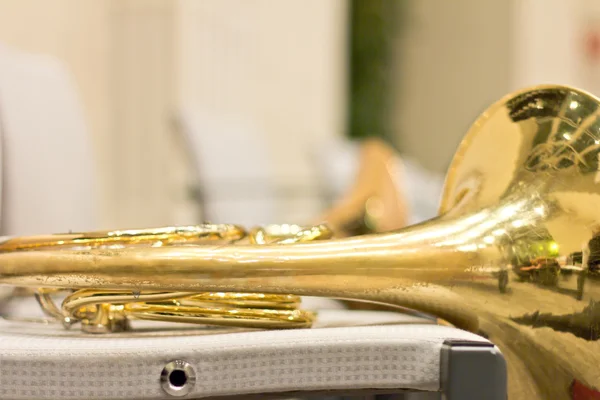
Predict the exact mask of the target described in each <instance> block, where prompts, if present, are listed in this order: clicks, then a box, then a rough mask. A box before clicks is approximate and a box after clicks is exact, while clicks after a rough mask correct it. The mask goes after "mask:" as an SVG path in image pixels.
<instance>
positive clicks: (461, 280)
mask: <svg viewBox="0 0 600 400" xmlns="http://www.w3.org/2000/svg"><path fill="white" fill-rule="evenodd" d="M599 159H600V101H599V100H598V99H597V98H595V97H594V96H592V95H590V94H588V93H585V92H583V91H581V90H577V89H574V88H570V87H566V86H558V85H546V86H538V87H534V88H530V89H526V90H522V91H519V92H517V93H513V94H510V95H508V96H506V97H505V98H503V99H501V100H500V101H498V102H497V103H495V104H494V105H492V106H491V107H490V108H489V109H488V110H486V111H485V112H484V113H483V114H482V115H481V117H480V118H479V119H478V120H477V121H476V122H475V123H474V124H473V126H472V128H471V129H470V130H469V132H468V133H467V135H466V137H465V138H464V140H463V142H462V143H461V144H460V146H459V148H458V150H457V152H456V155H455V157H454V160H453V162H452V165H451V167H450V170H449V172H448V175H447V179H446V184H445V188H444V195H443V198H442V202H441V207H440V215H439V217H437V218H435V219H433V220H430V221H427V222H425V223H422V224H419V225H415V226H410V227H406V228H403V229H400V230H397V231H394V232H389V233H384V234H371V235H364V236H356V237H347V238H341V239H334V238H329V237H330V236H331V235H330V234H329V233H328V231H327V229H325V228H324V227H321V228H315V229H316V230H313V229H304V230H302V229H300V230H298V232H303V233H302V234H301V235H300V236H298V237H296V238H295V239H293V240H291V241H286V240H285V239H282V238H279V239H277V240H275V242H273V241H271V240H268V235H267V236H264V235H263V239H261V238H260V237H259V236H260V235H259V236H256V238H255V239H253V240H250V241H246V242H244V241H242V240H239V241H234V242H233V243H230V244H223V243H218V242H214V243H210V242H203V243H202V244H194V243H192V244H188V245H177V244H176V245H169V246H161V247H152V246H146V247H139V246H138V247H130V246H125V247H123V246H121V247H120V248H111V247H108V248H106V247H98V246H91V247H90V248H87V249H78V250H70V249H60V251H59V250H58V249H54V248H52V247H46V248H43V249H37V250H35V251H15V249H14V248H11V247H10V246H8V247H5V252H4V253H0V283H4V284H10V285H16V286H27V287H31V288H68V289H77V290H96V289H99V288H100V289H102V290H103V291H109V292H111V293H112V291H115V293H116V294H114V293H113V294H110V295H111V296H112V295H114V296H119V295H121V294H122V293H123V292H131V293H132V294H133V293H137V294H138V296H154V295H158V296H160V295H161V293H170V294H171V295H175V294H177V293H180V292H185V293H192V294H194V293H238V294H239V293H261V294H278V295H289V294H292V295H300V296H302V295H311V296H326V297H334V298H341V299H350V300H357V299H358V300H366V301H373V302H378V303H385V304H392V305H396V306H400V307H405V308H409V309H412V310H417V311H421V312H425V313H429V314H433V315H436V316H438V317H440V318H442V319H444V320H446V321H448V322H449V323H451V324H453V325H455V326H457V327H460V328H463V329H467V330H471V331H474V332H478V333H481V334H485V335H486V336H488V337H489V338H490V340H491V341H492V342H494V343H496V344H497V345H498V346H499V347H500V349H501V350H502V351H503V353H504V355H505V357H506V359H507V361H508V371H509V392H510V398H511V399H512V398H516V399H568V398H574V397H577V396H579V395H578V394H577V393H574V391H578V390H582V389H581V388H585V390H589V391H591V392H593V391H598V390H600V375H599V374H598V365H600V343H599V342H598V338H599V337H600V306H598V305H597V302H598V301H600V235H598V233H599V232H600V212H599V210H600V162H599ZM320 229H322V230H320ZM256 232H258V231H254V233H253V234H255V233H256ZM311 232H312V233H311ZM267 233H268V232H267ZM303 235H305V236H303ZM311 235H312V236H311ZM264 237H267V239H264ZM302 237H306V238H308V239H307V240H302V239H301V238H302ZM317 239H319V240H317ZM7 243H10V242H7ZM13 243H14V242H13ZM0 249H1V247H0ZM46 290H47V289H46ZM80 294H81V292H80ZM144 299H146V300H147V299H148V298H147V297H144ZM150 299H152V298H150ZM191 300H193V296H192V299H191ZM200 301H201V302H203V304H205V303H204V300H200ZM123 303H126V302H125V301H123ZM140 303H141V309H139V308H136V307H137V306H136V304H137V303H136V302H131V303H129V302H127V304H122V306H123V307H125V306H127V305H128V304H129V305H131V308H132V310H131V311H132V312H143V311H144V307H145V305H144V304H145V303H144V302H140ZM146 303H148V302H146ZM149 303H151V302H149ZM71 304H72V305H73V308H72V309H70V310H74V311H70V312H72V314H73V315H74V316H75V317H81V315H82V314H84V313H85V312H86V311H87V310H86V308H85V307H87V306H86V305H83V306H81V307H80V305H81V304H79V303H77V302H75V303H71ZM128 307H129V306H128ZM169 310H172V309H169ZM92 311H93V312H92V315H94V316H96V315H98V314H97V310H92ZM109 311H110V310H109ZM265 311H266V310H265Z"/></svg>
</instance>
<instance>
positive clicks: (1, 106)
mask: <svg viewBox="0 0 600 400" xmlns="http://www.w3.org/2000/svg"><path fill="white" fill-rule="evenodd" d="M0 130H1V134H2V176H3V178H2V181H3V182H2V196H3V199H2V202H3V204H2V216H1V221H2V234H3V235H27V234H39V233H48V232H67V231H69V230H74V231H80V230H93V229H95V222H96V221H95V209H96V205H95V196H94V191H93V188H94V186H95V185H94V163H93V151H92V143H91V137H90V135H89V134H88V131H87V127H86V124H85V121H84V117H83V110H82V109H81V105H80V102H79V99H78V97H77V93H76V90H75V87H74V83H73V82H72V80H71V76H70V75H69V74H68V73H67V71H66V70H65V68H64V66H63V65H62V64H60V63H59V62H58V61H57V60H55V59H53V58H50V57H46V56H43V55H34V54H28V53H23V52H19V51H16V50H14V49H10V48H7V47H4V46H0Z"/></svg>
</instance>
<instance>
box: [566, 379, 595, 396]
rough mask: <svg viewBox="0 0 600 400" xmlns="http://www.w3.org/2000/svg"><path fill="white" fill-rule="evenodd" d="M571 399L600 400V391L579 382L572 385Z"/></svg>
mask: <svg viewBox="0 0 600 400" xmlns="http://www.w3.org/2000/svg"><path fill="white" fill-rule="evenodd" d="M571 396H572V397H571V398H572V399H573V400H600V391H598V390H595V389H592V388H590V387H587V386H585V385H584V384H583V383H581V382H579V381H578V380H574V381H573V384H572V385H571Z"/></svg>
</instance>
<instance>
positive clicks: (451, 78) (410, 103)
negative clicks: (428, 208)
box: [395, 0, 511, 173]
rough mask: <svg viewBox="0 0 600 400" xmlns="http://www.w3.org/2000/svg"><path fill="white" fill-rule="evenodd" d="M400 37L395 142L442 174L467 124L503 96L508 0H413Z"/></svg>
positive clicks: (506, 83) (506, 69)
mask: <svg viewBox="0 0 600 400" xmlns="http://www.w3.org/2000/svg"><path fill="white" fill-rule="evenodd" d="M407 12H408V13H409V14H408V15H407V16H405V17H404V21H405V24H406V25H405V26H404V27H403V32H402V34H401V35H400V38H399V42H398V48H399V51H398V62H397V67H396V68H397V70H398V74H399V79H398V83H397V88H396V91H397V98H398V104H397V114H396V120H395V127H396V131H397V134H398V143H399V146H400V148H401V149H402V150H403V151H404V152H405V153H407V154H408V155H411V156H414V157H415V158H416V159H417V160H419V161H420V162H421V163H422V164H423V165H424V166H425V167H427V168H430V169H432V170H434V171H436V172H439V173H445V171H446V169H447V168H448V165H449V163H450V161H451V158H452V156H453V154H454V152H455V150H456V147H457V145H458V143H459V142H460V140H461V139H462V137H463V136H464V134H465V133H466V132H467V129H468V128H469V127H470V125H471V123H472V122H473V121H474V120H475V118H476V117H477V116H478V115H479V113H480V112H482V111H483V110H484V108H485V107H487V106H488V105H489V104H491V103H492V102H494V101H496V100H497V99H499V98H500V97H501V96H503V95H504V94H506V92H507V90H508V86H509V71H510V63H511V60H510V53H509V45H510V30H509V29H510V27H509V22H510V2H507V1H496V0H454V1H438V0H411V1H410V7H407Z"/></svg>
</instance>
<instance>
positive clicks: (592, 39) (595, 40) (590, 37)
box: [585, 30, 600, 61]
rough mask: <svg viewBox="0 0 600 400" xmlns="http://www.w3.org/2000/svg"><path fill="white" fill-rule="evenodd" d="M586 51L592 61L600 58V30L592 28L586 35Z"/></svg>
mask: <svg viewBox="0 0 600 400" xmlns="http://www.w3.org/2000/svg"><path fill="white" fill-rule="evenodd" d="M585 53H586V55H587V57H588V58H589V59H590V60H592V61H598V59H599V58H600V32H598V31H595V30H592V31H589V32H588V33H587V34H586V37H585Z"/></svg>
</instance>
